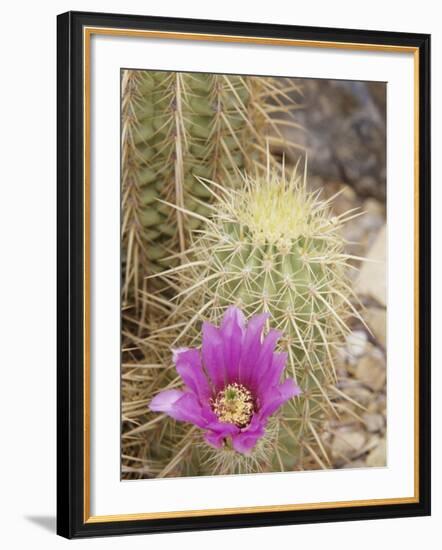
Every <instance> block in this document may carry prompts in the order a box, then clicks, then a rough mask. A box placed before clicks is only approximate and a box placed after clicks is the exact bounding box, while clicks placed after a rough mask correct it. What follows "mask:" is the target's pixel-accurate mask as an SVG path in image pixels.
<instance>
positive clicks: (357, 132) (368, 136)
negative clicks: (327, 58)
mask: <svg viewBox="0 0 442 550" xmlns="http://www.w3.org/2000/svg"><path fill="white" fill-rule="evenodd" d="M295 82H296V83H297V84H299V86H300V88H301V89H302V91H303V98H304V99H303V108H302V109H299V110H297V111H296V122H297V123H298V124H299V125H300V126H301V127H302V129H298V128H293V127H292V126H287V127H286V128H284V132H285V133H286V134H287V135H288V137H289V138H290V139H291V140H293V142H295V143H299V144H301V145H303V146H304V147H305V148H306V149H308V150H309V174H311V175H312V176H319V177H322V178H323V179H324V181H325V183H326V184H327V185H328V184H329V183H333V182H334V181H338V180H340V181H344V182H345V183H346V184H347V185H350V186H351V187H352V188H353V189H355V191H356V192H357V193H358V195H359V196H361V197H362V196H364V197H376V198H377V199H379V200H385V195H386V193H385V189H386V187H385V181H386V124H385V111H386V85H385V83H383V82H371V83H369V82H355V81H343V80H330V79H316V78H315V79H313V78H303V79H302V80H299V81H296V80H295ZM382 98H383V99H382ZM305 129H307V131H306V130H305ZM287 153H288V154H289V157H291V158H292V159H293V161H294V162H296V160H297V158H298V156H299V151H297V150H293V149H292V148H290V149H289V151H287Z"/></svg>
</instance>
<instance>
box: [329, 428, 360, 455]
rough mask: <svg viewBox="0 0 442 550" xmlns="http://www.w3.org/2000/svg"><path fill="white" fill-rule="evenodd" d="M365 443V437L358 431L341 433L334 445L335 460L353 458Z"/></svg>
mask: <svg viewBox="0 0 442 550" xmlns="http://www.w3.org/2000/svg"><path fill="white" fill-rule="evenodd" d="M364 443H365V436H364V434H363V433H361V432H358V431H348V432H346V431H339V432H338V433H337V434H335V438H334V439H333V443H332V448H331V451H332V455H333V457H334V458H342V457H351V456H354V455H355V454H357V452H358V451H359V449H361V448H362V447H363V445H364Z"/></svg>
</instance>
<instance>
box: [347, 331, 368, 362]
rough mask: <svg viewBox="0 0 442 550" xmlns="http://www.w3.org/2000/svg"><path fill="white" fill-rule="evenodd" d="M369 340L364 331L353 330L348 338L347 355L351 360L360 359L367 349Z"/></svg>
mask: <svg viewBox="0 0 442 550" xmlns="http://www.w3.org/2000/svg"><path fill="white" fill-rule="evenodd" d="M367 343H368V338H367V334H366V333H365V332H364V331H363V330H353V331H352V332H350V334H349V335H348V336H347V353H348V355H349V356H350V359H358V358H359V357H361V356H362V355H364V353H365V351H366V349H367Z"/></svg>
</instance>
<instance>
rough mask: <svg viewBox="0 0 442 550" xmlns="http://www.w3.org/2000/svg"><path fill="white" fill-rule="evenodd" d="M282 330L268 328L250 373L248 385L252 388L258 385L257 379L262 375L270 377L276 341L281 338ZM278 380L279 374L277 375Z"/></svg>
mask: <svg viewBox="0 0 442 550" xmlns="http://www.w3.org/2000/svg"><path fill="white" fill-rule="evenodd" d="M281 336H282V332H280V331H279V330H270V331H269V333H268V334H267V336H266V337H265V338H264V340H263V342H262V345H261V351H260V354H259V357H258V360H257V362H256V368H255V369H253V371H252V373H251V379H250V385H251V387H252V388H257V387H258V386H259V381H260V380H262V378H263V377H267V378H269V377H270V373H271V372H272V371H273V369H272V365H273V360H274V357H275V355H276V354H275V352H274V351H275V346H276V342H277V341H278V340H279V338H281ZM277 381H279V376H278V377H277Z"/></svg>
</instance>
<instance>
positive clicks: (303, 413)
mask: <svg viewBox="0 0 442 550" xmlns="http://www.w3.org/2000/svg"><path fill="white" fill-rule="evenodd" d="M285 172H286V171H285V170H284V168H282V169H281V170H278V169H277V168H275V167H273V168H272V167H271V166H270V157H268V166H267V170H266V173H264V174H263V172H262V171H261V170H258V171H257V173H256V175H255V176H253V177H250V176H243V177H242V179H241V184H240V185H237V186H236V188H234V187H232V188H230V189H229V188H227V187H225V186H224V185H220V183H218V182H216V181H211V180H210V181H209V180H207V179H203V178H199V180H198V181H199V183H200V184H201V185H202V186H204V187H205V188H206V189H207V191H208V192H210V193H211V194H212V196H213V201H214V202H213V203H212V205H211V206H210V210H211V215H210V216H208V217H207V218H203V217H202V216H200V215H199V214H198V213H193V214H192V213H191V212H190V211H186V210H184V209H183V210H182V211H183V212H185V213H186V214H188V215H189V216H190V215H192V216H193V217H197V219H199V220H200V221H203V222H204V224H203V225H201V226H200V228H199V230H198V231H196V232H194V234H193V237H194V238H193V241H192V245H191V248H190V251H191V254H190V253H189V257H188V262H187V263H185V264H182V265H180V266H177V267H174V268H171V269H169V270H166V271H164V272H163V273H162V274H160V275H158V278H160V279H162V280H164V281H165V282H166V283H167V284H168V285H171V286H172V287H173V288H175V289H177V294H176V296H175V305H174V306H173V307H172V306H171V307H170V315H169V318H168V319H167V320H166V322H165V324H166V325H168V326H166V327H162V328H161V329H159V330H157V331H155V330H154V331H153V332H152V334H151V335H150V336H149V337H148V338H147V339H146V341H145V345H146V352H145V354H146V358H147V357H148V356H151V354H152V353H154V354H156V356H157V358H158V363H159V364H161V363H162V364H164V365H165V368H163V369H160V370H157V371H156V372H155V371H153V372H152V375H151V385H150V387H149V388H148V389H147V391H146V394H145V399H148V397H147V396H152V395H153V392H155V391H157V390H158V388H164V387H167V388H169V387H176V386H177V384H178V377H177V376H176V372H175V371H174V369H173V368H172V366H171V360H170V349H171V348H173V347H176V346H182V345H185V346H198V345H199V344H200V342H199V341H198V339H199V330H200V321H201V320H203V319H208V320H211V321H214V322H218V321H219V320H220V319H221V317H222V315H223V313H224V311H225V310H226V308H227V307H228V306H229V305H231V304H235V305H237V306H238V307H240V308H241V309H242V311H244V313H246V315H247V316H251V315H253V314H256V313H259V312H268V313H269V314H270V322H271V326H272V327H273V328H277V329H279V330H280V331H281V332H282V333H283V335H284V339H283V342H282V348H283V349H285V350H287V352H288V366H287V373H288V374H289V375H290V376H291V377H293V379H294V380H296V382H297V384H298V385H299V386H300V388H301V389H302V391H303V393H302V396H301V397H300V398H298V399H296V400H291V401H289V402H288V403H287V404H286V405H285V406H284V407H283V410H282V411H281V413H280V414H279V415H278V416H277V417H276V418H275V422H276V425H275V426H274V427H273V428H272V430H270V431H269V433H267V434H266V438H264V440H263V443H262V445H261V446H260V447H259V448H258V449H257V450H256V454H253V456H252V457H246V458H244V457H242V456H238V453H235V452H234V451H232V450H231V449H223V450H222V452H220V451H213V450H211V449H207V448H206V449H205V450H204V444H203V443H202V442H201V441H200V438H199V436H198V433H195V432H194V431H192V429H191V428H189V427H187V430H186V426H185V425H182V424H180V423H176V422H175V421H173V420H170V419H164V418H163V417H158V416H157V417H156V418H154V417H152V416H149V418H150V420H149V421H148V422H147V425H148V426H149V427H148V428H147V429H148V431H149V430H151V431H150V434H149V433H148V434H147V435H148V441H149V442H151V441H153V440H152V436H153V437H154V439H155V443H154V446H155V448H156V449H157V452H158V454H157V455H154V456H152V455H150V453H151V451H152V449H150V448H149V443H148V444H147V448H146V449H145V450H144V451H142V452H141V456H143V457H144V459H146V457H148V458H147V463H151V464H158V465H159V464H163V465H164V464H166V466H158V468H159V471H160V475H204V474H208V473H216V472H221V473H234V472H244V471H246V472H250V471H260V470H262V469H264V470H272V469H273V470H293V469H303V468H306V467H307V464H308V461H309V460H310V459H311V458H313V459H314V461H315V462H316V463H317V464H318V465H319V466H320V467H322V468H326V467H328V466H329V465H330V463H329V459H328V453H327V451H326V449H325V446H324V443H323V442H322V440H321V437H320V434H321V429H322V426H323V424H324V420H326V419H329V418H330V417H331V416H333V415H334V414H336V415H337V414H338V408H339V406H340V404H339V403H337V404H336V403H335V401H336V398H340V397H342V394H341V392H340V390H339V389H338V388H337V386H336V380H337V377H336V370H335V365H334V357H335V354H336V351H337V350H338V349H339V346H340V343H341V342H342V341H343V340H344V338H345V337H346V335H347V334H348V332H349V328H348V326H347V319H348V317H349V316H352V315H353V316H355V317H357V318H359V319H360V320H362V319H361V317H360V315H359V313H358V310H357V309H356V307H358V301H357V298H356V296H355V294H354V293H353V291H352V288H351V282H350V279H349V276H348V271H349V268H351V265H350V264H349V260H351V257H350V256H348V255H347V254H346V253H345V241H344V239H343V237H342V236H341V227H342V225H343V224H344V223H345V222H346V221H348V220H349V219H351V218H353V217H354V216H356V215H359V214H358V213H355V212H354V211H350V212H347V213H345V214H342V215H340V216H333V215H332V213H331V210H330V204H331V202H332V199H333V197H332V198H330V199H328V200H326V201H323V200H321V198H320V196H319V193H318V192H316V193H312V192H310V191H308V189H307V184H306V175H305V174H306V171H305V172H304V174H303V176H300V175H299V174H298V172H299V171H298V170H296V169H295V170H294V171H293V173H292V175H291V176H290V177H288V178H287V177H286V173H285ZM150 423H151V424H150ZM155 425H156V427H155V428H154V429H152V426H155ZM190 432H191V433H190ZM136 433H139V432H137V428H136V429H135V433H134V432H133V431H132V433H130V434H129V435H132V436H134V435H135V434H136ZM177 434H181V435H177ZM126 435H127V434H126ZM180 440H181V441H182V444H183V445H184V446H186V445H188V444H189V442H190V441H193V442H194V443H195V442H197V443H198V444H197V445H193V444H189V447H186V450H185V451H183V452H182V453H181V451H178V454H179V459H177V449H180V445H179V443H178V442H179V441H180ZM165 450H166V451H165ZM168 450H169V451H168ZM145 451H147V455H146V454H143V453H145ZM168 453H170V454H168ZM149 455H150V458H149ZM204 457H206V458H207V457H208V458H207V460H205V459H204ZM151 459H152V462H150V460H151ZM170 463H173V468H172V469H171V468H169V467H168V465H169V464H170ZM172 470H173V472H174V474H171V472H172ZM164 472H166V473H165V474H164ZM177 472H178V473H177ZM152 475H155V473H154V472H153V473H152Z"/></svg>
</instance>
